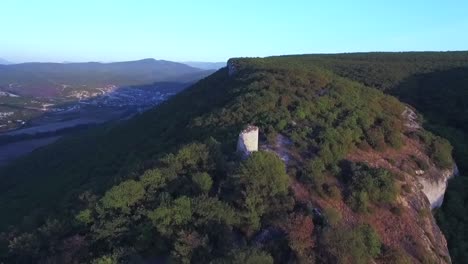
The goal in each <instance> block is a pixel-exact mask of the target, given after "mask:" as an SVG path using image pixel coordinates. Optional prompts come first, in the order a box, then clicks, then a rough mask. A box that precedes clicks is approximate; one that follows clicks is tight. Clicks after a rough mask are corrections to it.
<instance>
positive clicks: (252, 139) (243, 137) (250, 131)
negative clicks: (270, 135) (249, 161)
mask: <svg viewBox="0 0 468 264" xmlns="http://www.w3.org/2000/svg"><path fill="white" fill-rule="evenodd" d="M237 151H238V152H239V153H241V154H242V155H243V156H244V157H247V156H249V155H250V153H252V152H254V151H258V127H256V126H252V125H249V126H247V128H246V129H244V130H242V132H241V133H240V134H239V139H238V140H237Z"/></svg>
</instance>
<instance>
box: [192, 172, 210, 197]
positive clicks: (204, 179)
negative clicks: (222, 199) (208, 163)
mask: <svg viewBox="0 0 468 264" xmlns="http://www.w3.org/2000/svg"><path fill="white" fill-rule="evenodd" d="M192 181H193V182H194V183H195V185H196V186H197V187H198V189H200V191H201V192H202V193H208V192H209V191H210V189H211V186H212V185H213V180H212V179H211V177H210V175H209V174H208V173H206V172H202V173H196V174H194V175H193V176H192Z"/></svg>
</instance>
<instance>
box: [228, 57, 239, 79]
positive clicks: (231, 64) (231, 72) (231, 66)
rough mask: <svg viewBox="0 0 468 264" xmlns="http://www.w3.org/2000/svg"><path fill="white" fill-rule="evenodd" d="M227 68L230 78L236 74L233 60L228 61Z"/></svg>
mask: <svg viewBox="0 0 468 264" xmlns="http://www.w3.org/2000/svg"><path fill="white" fill-rule="evenodd" d="M227 68H228V74H229V76H231V77H232V76H234V75H235V74H236V73H237V65H236V63H235V61H234V60H233V59H230V60H228V62H227Z"/></svg>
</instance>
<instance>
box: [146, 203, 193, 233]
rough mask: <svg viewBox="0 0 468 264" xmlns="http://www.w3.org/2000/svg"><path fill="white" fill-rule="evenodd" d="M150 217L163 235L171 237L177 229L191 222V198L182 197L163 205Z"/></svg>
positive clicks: (150, 214) (149, 215) (151, 213)
mask: <svg viewBox="0 0 468 264" xmlns="http://www.w3.org/2000/svg"><path fill="white" fill-rule="evenodd" d="M148 217H149V218H150V219H151V220H152V222H153V225H154V226H155V227H156V229H157V230H158V231H159V232H160V233H161V234H163V235H171V234H172V233H173V232H174V231H175V230H176V229H177V228H176V227H178V226H183V225H185V224H187V223H188V222H189V221H191V218H192V203H191V201H190V198H188V197H186V196H182V197H180V198H177V199H176V200H174V201H173V202H171V203H169V204H165V205H161V206H160V207H158V208H157V209H156V210H154V211H152V212H150V213H149V214H148Z"/></svg>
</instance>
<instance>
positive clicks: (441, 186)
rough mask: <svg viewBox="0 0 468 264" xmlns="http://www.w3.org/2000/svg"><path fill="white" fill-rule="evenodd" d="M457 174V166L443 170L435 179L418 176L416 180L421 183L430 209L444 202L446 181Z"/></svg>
mask: <svg viewBox="0 0 468 264" xmlns="http://www.w3.org/2000/svg"><path fill="white" fill-rule="evenodd" d="M457 174H458V169H457V166H456V165H455V166H454V168H453V169H451V170H443V171H442V174H441V175H440V177H439V178H438V179H437V180H434V179H430V178H425V177H418V182H419V183H420V184H421V187H422V191H423V193H424V194H425V195H426V197H427V199H428V200H429V203H430V204H431V209H435V208H439V207H441V206H442V203H443V202H444V196H445V191H446V190H447V185H448V181H449V180H450V179H451V178H452V177H455V176H456V175H457Z"/></svg>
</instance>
